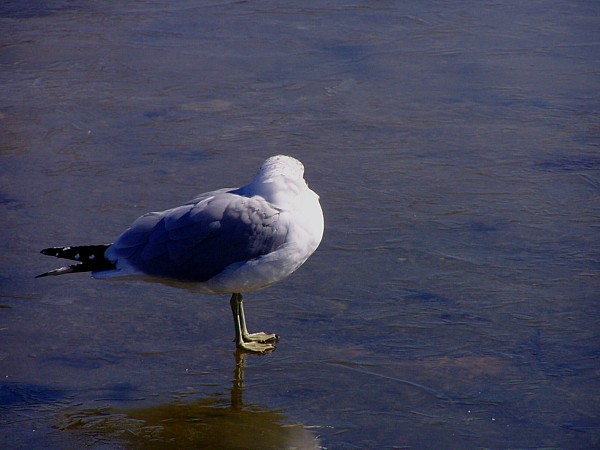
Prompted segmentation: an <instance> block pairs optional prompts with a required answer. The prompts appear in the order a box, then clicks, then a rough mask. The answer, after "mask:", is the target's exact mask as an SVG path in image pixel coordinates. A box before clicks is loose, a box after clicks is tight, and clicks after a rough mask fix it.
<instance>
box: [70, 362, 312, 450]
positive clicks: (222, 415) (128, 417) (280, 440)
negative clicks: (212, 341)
mask: <svg viewBox="0 0 600 450" xmlns="http://www.w3.org/2000/svg"><path fill="white" fill-rule="evenodd" d="M245 357H246V354H245V353H243V352H241V351H237V352H236V354H235V359H236V366H235V376H234V380H233V385H232V389H231V397H230V399H225V398H224V397H223V396H212V397H209V398H202V399H200V400H196V401H192V402H172V403H166V404H160V405H157V406H150V407H144V408H134V409H127V410H117V409H113V408H104V409H94V410H84V411H79V412H77V413H74V414H69V415H68V416H66V417H65V418H64V423H63V424H62V425H61V426H60V428H61V429H62V430H63V431H66V430H79V431H81V432H83V436H82V437H84V438H85V439H86V441H87V439H89V438H92V439H93V440H94V441H96V442H97V443H103V444H107V443H108V442H110V441H113V442H119V443H121V444H124V445H125V446H126V447H132V448H211V449H219V448H222V449H228V448H231V449H236V448H239V449H254V448H256V449H283V448H294V449H318V448H321V447H320V445H319V441H318V439H317V437H316V436H315V435H314V434H313V433H311V432H310V431H309V430H307V429H305V428H304V427H303V426H302V425H300V424H294V425H289V424H286V423H285V422H286V420H285V419H286V418H285V416H284V415H283V414H282V413H281V412H279V411H272V410H267V409H265V408H263V407H260V406H257V405H248V404H244V401H243V389H244V387H243V382H244V379H243V377H244V364H245ZM107 441H108V442H107ZM87 443H88V444H89V443H90V442H87Z"/></svg>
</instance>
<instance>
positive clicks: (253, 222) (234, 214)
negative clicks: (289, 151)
mask: <svg viewBox="0 0 600 450" xmlns="http://www.w3.org/2000/svg"><path fill="white" fill-rule="evenodd" d="M233 192H234V191H223V190H221V191H215V192H213V193H210V194H207V195H203V196H201V197H198V198H197V199H195V200H199V201H197V202H196V203H189V204H186V205H183V206H180V207H178V208H173V209H170V210H167V211H162V212H154V213H148V214H145V215H143V216H142V217H140V218H139V219H137V220H136V221H135V222H134V223H133V225H132V226H131V227H130V228H129V229H128V230H127V231H125V232H124V233H123V234H122V235H121V236H119V237H118V238H117V240H116V241H115V243H114V244H113V245H112V246H111V247H110V248H109V249H108V250H107V254H106V255H107V258H109V259H110V260H112V261H113V262H116V264H117V267H120V266H123V265H129V266H132V267H134V268H135V269H136V270H138V271H141V272H144V273H146V274H148V275H154V276H160V277H168V278H174V279H178V280H188V281H197V282H203V281H206V280H208V279H210V278H212V277H213V276H215V275H217V274H219V273H220V272H221V271H223V269H225V268H226V267H227V266H229V265H230V264H233V263H236V262H241V261H248V260H251V259H253V258H257V257H259V256H261V255H266V254H268V253H271V252H273V251H274V250H276V249H277V248H278V247H280V246H281V245H282V244H283V243H284V242H285V238H286V235H287V231H288V230H287V226H286V225H285V224H284V223H283V222H284V221H282V220H280V213H279V210H277V209H275V208H274V207H273V206H271V204H269V203H268V202H267V201H266V200H264V199H263V198H262V197H244V196H240V195H237V194H235V193H233Z"/></svg>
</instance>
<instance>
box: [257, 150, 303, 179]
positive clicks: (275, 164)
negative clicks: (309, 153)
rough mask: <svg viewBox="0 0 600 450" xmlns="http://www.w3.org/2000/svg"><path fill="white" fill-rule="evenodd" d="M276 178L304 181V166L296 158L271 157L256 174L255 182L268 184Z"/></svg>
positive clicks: (284, 156)
mask: <svg viewBox="0 0 600 450" xmlns="http://www.w3.org/2000/svg"><path fill="white" fill-rule="evenodd" d="M277 177H285V178H288V179H290V180H294V181H301V180H302V181H303V180H304V165H303V164H302V163H301V162H300V161H298V160H297V159H296V158H292V157H291V156H286V155H277V156H271V157H270V158H269V159H267V160H266V161H265V162H264V163H263V164H262V166H261V167H260V170H259V171H258V173H257V174H256V178H255V180H259V179H260V181H261V182H263V183H270V182H273V180H274V179H275V178H277Z"/></svg>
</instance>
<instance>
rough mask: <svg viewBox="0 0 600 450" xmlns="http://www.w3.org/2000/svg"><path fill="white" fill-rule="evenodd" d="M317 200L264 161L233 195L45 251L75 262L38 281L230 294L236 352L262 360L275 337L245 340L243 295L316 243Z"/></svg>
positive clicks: (289, 162)
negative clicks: (137, 284) (168, 286)
mask: <svg viewBox="0 0 600 450" xmlns="http://www.w3.org/2000/svg"><path fill="white" fill-rule="evenodd" d="M323 229H324V222H323V211H322V209H321V205H320V203H319V196H318V195H317V194H316V193H315V192H314V191H312V190H311V189H310V188H309V187H308V184H307V183H306V181H305V180H304V166H303V165H302V163H301V162H300V161H298V160H297V159H295V158H292V157H290V156H285V155H277V156H272V157H270V158H268V159H267V160H266V161H265V162H264V163H263V164H262V166H261V167H260V169H259V171H258V173H257V174H256V176H255V177H254V179H253V180H252V181H251V182H250V183H249V184H247V185H245V186H242V187H240V188H234V189H230V188H226V189H219V190H216V191H212V192H206V193H204V194H200V195H199V196H197V197H196V198H194V199H193V200H191V201H189V202H187V203H185V204H183V205H181V206H178V207H176V208H172V209H167V210H165V211H160V212H150V213H147V214H144V215H143V216H141V217H140V218H138V219H137V220H136V221H135V222H133V224H132V225H131V227H129V228H128V229H127V230H125V231H124V232H123V233H122V234H121V235H120V236H118V237H117V238H116V240H115V241H114V242H113V243H112V244H101V245H84V246H71V247H50V248H46V249H44V250H42V251H41V253H42V254H44V255H49V256H55V257H57V258H64V259H69V260H74V261H77V263H76V264H73V265H69V266H65V267H60V268H58V269H55V270H51V271H49V272H46V273H43V274H41V275H38V276H37V277H36V278H40V277H45V276H49V275H63V274H67V273H78V272H91V273H92V276H93V277H94V278H100V279H103V278H112V277H133V278H141V279H147V280H149V281H159V282H166V283H173V282H175V283H174V284H176V285H180V283H183V284H184V286H187V287H191V288H192V289H193V290H194V291H198V292H201V293H205V294H231V299H230V305H231V312H232V314H233V322H234V327H235V342H236V345H237V347H238V348H239V349H241V350H243V351H248V352H255V353H266V352H270V351H273V350H274V349H275V345H274V344H275V343H276V342H277V341H278V340H279V337H278V336H277V335H276V334H268V333H263V332H260V333H249V332H248V330H247V328H246V318H245V314H244V306H243V302H242V293H246V292H252V291H256V290H259V289H263V288H265V287H267V286H270V285H272V284H274V283H277V282H278V281H281V280H283V279H284V278H286V277H287V276H289V275H290V274H291V273H293V272H294V271H296V270H297V269H298V268H299V267H300V266H301V265H302V264H304V262H305V261H306V260H307V259H308V257H309V256H310V255H311V254H312V253H313V252H314V251H315V250H316V249H317V247H318V246H319V244H320V242H321V239H322V237H323Z"/></svg>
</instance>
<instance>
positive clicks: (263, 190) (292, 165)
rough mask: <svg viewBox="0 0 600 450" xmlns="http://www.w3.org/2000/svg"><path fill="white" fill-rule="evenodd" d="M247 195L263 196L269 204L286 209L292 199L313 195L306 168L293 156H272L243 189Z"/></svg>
mask: <svg viewBox="0 0 600 450" xmlns="http://www.w3.org/2000/svg"><path fill="white" fill-rule="evenodd" d="M242 190H243V191H245V192H246V193H252V195H261V196H262V197H264V198H265V199H266V200H268V201H269V202H271V203H273V204H275V205H277V206H278V207H281V208H284V207H285V206H284V205H290V204H291V203H290V200H291V199H292V198H297V197H298V196H300V195H307V194H312V195H314V196H315V197H316V198H318V196H317V195H316V194H315V193H313V192H312V191H311V190H310V189H309V188H308V185H307V184H306V181H304V166H303V165H302V163H301V162H300V161H298V160H297V159H295V158H292V157H291V156H285V155H277V156H271V157H270V158H269V159H267V160H266V161H265V162H264V163H263V164H262V166H261V167H260V169H259V171H258V173H257V174H256V176H255V177H254V180H252V182H251V183H250V184H249V185H248V186H246V187H244V188H242Z"/></svg>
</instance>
